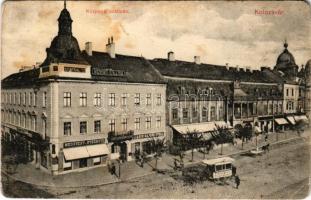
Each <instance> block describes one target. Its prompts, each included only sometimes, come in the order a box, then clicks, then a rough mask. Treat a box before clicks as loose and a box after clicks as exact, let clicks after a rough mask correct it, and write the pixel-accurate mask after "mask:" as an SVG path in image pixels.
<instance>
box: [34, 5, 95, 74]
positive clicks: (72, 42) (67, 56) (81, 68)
mask: <svg viewBox="0 0 311 200" xmlns="http://www.w3.org/2000/svg"><path fill="white" fill-rule="evenodd" d="M72 22H73V21H72V19H71V17H70V13H69V11H68V10H67V8H66V2H65V3H64V9H63V10H62V11H61V13H60V15H59V17H58V34H57V36H55V37H54V39H53V40H52V42H51V45H50V47H49V48H47V49H46V58H45V60H44V62H43V63H42V64H41V66H40V78H43V77H51V76H62V77H77V76H78V77H80V78H90V77H91V73H90V65H89V64H88V63H87V61H86V60H85V59H84V58H83V56H82V54H81V50H80V47H79V43H78V40H77V39H76V38H75V37H74V36H73V35H72ZM65 65H66V66H65Z"/></svg>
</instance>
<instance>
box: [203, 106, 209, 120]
mask: <svg viewBox="0 0 311 200" xmlns="http://www.w3.org/2000/svg"><path fill="white" fill-rule="evenodd" d="M207 111H208V109H207V108H206V107H203V108H202V117H203V118H206V117H207Z"/></svg>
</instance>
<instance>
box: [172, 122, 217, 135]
mask: <svg viewBox="0 0 311 200" xmlns="http://www.w3.org/2000/svg"><path fill="white" fill-rule="evenodd" d="M173 128H174V129H175V130H176V131H178V132H179V133H181V134H187V133H192V132H199V133H204V132H209V131H217V128H216V126H215V123H214V122H204V123H194V124H183V125H173Z"/></svg>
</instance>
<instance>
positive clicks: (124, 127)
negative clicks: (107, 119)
mask: <svg viewBox="0 0 311 200" xmlns="http://www.w3.org/2000/svg"><path fill="white" fill-rule="evenodd" d="M121 124H122V131H127V118H123V119H122V121H121Z"/></svg>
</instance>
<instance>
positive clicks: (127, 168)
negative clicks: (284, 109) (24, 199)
mask: <svg viewBox="0 0 311 200" xmlns="http://www.w3.org/2000/svg"><path fill="white" fill-rule="evenodd" d="M308 135H310V130H308V131H305V132H304V133H303V135H302V136H304V137H305V136H308ZM276 137H277V136H276V134H275V133H273V134H269V137H268V141H269V143H270V144H271V145H273V144H277V143H282V141H284V140H290V139H295V138H300V137H298V135H297V133H294V132H287V133H286V134H285V133H279V134H278V141H277V140H276ZM257 141H258V146H260V144H262V142H263V141H264V138H261V137H260V136H259V137H258V138H257ZM241 147H242V146H241V142H238V144H237V145H235V146H233V145H226V146H225V145H224V146H223V155H220V154H219V153H220V147H217V148H216V149H213V150H212V151H210V153H209V154H206V155H205V159H211V158H217V157H221V156H230V155H234V154H239V153H242V152H246V151H249V150H251V149H254V148H256V145H255V138H253V139H252V141H249V142H248V143H244V145H243V149H242V148H241ZM203 157H204V155H203V154H202V153H200V152H194V157H193V162H191V152H188V153H186V155H185V157H184V164H185V166H186V165H191V164H195V163H198V162H201V160H202V159H203ZM175 158H178V157H177V156H173V155H170V154H164V155H163V156H162V158H160V159H159V160H158V165H157V168H158V169H159V170H160V171H164V170H172V169H173V166H174V159H175ZM4 167H5V166H4V164H2V169H4ZM154 167H155V160H152V161H150V162H148V163H145V164H144V167H143V168H142V167H140V166H139V165H137V164H136V162H134V161H132V162H125V163H122V164H121V178H120V179H119V178H118V177H116V176H115V175H111V174H110V173H109V172H108V168H107V167H106V166H105V167H98V168H94V169H89V170H86V171H83V172H73V173H68V174H63V175H59V176H52V175H50V174H47V173H45V172H43V171H41V170H38V169H35V167H34V166H33V165H31V164H26V165H23V164H21V165H19V166H18V167H17V170H16V173H15V174H13V175H9V176H11V177H12V178H13V179H15V180H18V181H22V182H26V183H29V184H32V185H36V186H41V187H42V186H43V187H67V188H68V187H88V186H98V185H106V184H112V183H117V182H121V181H126V180H130V179H133V178H137V177H142V176H147V175H151V174H154V173H156V172H155V171H154V170H153V168H154ZM116 168H117V170H116V174H117V175H118V174H119V171H118V169H119V166H118V165H117V166H116Z"/></svg>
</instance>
